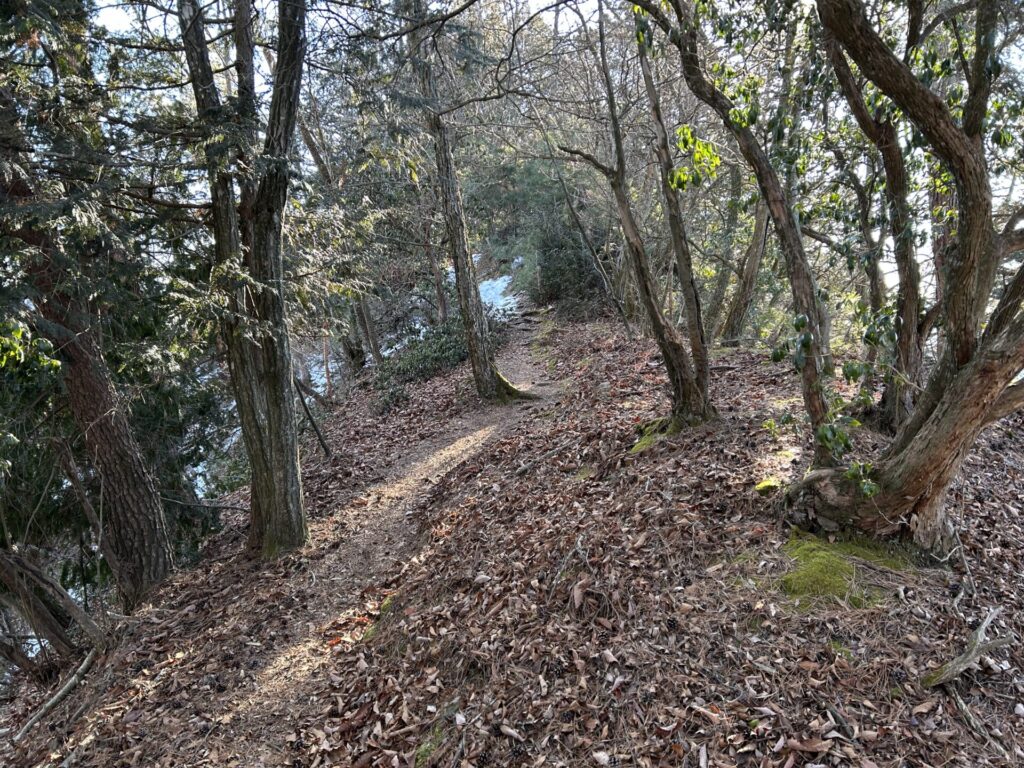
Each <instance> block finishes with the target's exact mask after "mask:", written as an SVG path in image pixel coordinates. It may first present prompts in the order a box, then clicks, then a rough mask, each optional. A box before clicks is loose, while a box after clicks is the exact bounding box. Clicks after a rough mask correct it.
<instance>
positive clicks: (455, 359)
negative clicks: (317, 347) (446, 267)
mask: <svg viewBox="0 0 1024 768" xmlns="http://www.w3.org/2000/svg"><path fill="white" fill-rule="evenodd" d="M487 325H488V328H489V329H490V332H491V337H492V339H493V341H494V343H495V346H496V347H497V346H500V345H501V344H502V343H504V341H505V338H506V336H507V333H508V324H507V323H506V322H505V321H504V320H502V319H501V318H499V317H495V316H493V315H488V319H487ZM467 357H469V349H468V348H467V347H466V337H465V332H464V331H463V328H462V319H461V318H460V317H458V316H454V317H451V318H449V319H448V321H447V322H445V323H442V324H439V325H435V326H433V327H431V328H427V329H426V330H425V331H424V332H423V335H422V336H418V337H417V336H413V337H412V338H411V339H410V340H409V341H408V342H407V343H406V345H405V346H404V347H403V348H402V349H401V350H400V351H398V352H396V353H395V354H393V355H391V356H390V357H388V358H387V359H386V360H385V361H384V362H383V363H382V364H381V365H380V366H379V367H378V368H377V371H376V373H375V374H374V377H373V388H374V389H375V390H376V391H377V402H376V403H375V406H374V410H375V411H376V412H377V413H378V414H379V415H385V414H387V413H389V412H390V411H391V410H393V409H395V408H399V407H401V406H402V405H405V403H407V402H408V401H409V393H408V391H407V390H406V388H405V385H407V384H412V383H414V382H417V381H426V380H428V379H431V378H433V377H434V376H437V375H438V374H441V373H444V372H445V371H450V370H451V369H452V368H454V367H455V366H457V365H458V364H459V363H461V362H462V361H463V360H465V359H466V358H467Z"/></svg>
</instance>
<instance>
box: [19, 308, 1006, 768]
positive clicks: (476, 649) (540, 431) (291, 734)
mask: <svg viewBox="0 0 1024 768" xmlns="http://www.w3.org/2000/svg"><path fill="white" fill-rule="evenodd" d="M529 320H530V318H525V319H524V323H523V324H527V322H528V321H529ZM531 339H532V340H531ZM528 348H529V351H528ZM503 366H505V367H510V368H511V370H510V373H511V374H512V378H513V380H523V379H524V378H526V379H529V380H530V381H532V382H539V383H540V386H539V389H540V391H542V392H543V393H544V394H545V398H544V399H543V400H541V401H538V402H530V403H524V404H514V405H511V406H503V407H493V406H490V407H486V406H481V405H480V404H479V403H478V402H477V401H476V400H475V398H474V397H472V396H471V395H470V392H471V389H470V387H471V385H470V383H469V380H468V376H467V373H466V371H465V369H462V370H459V371H457V372H455V373H453V374H452V375H449V376H444V377H440V378H438V379H435V380H433V381H431V382H427V383H426V384H424V385H422V386H421V387H418V388H417V389H416V390H415V392H414V393H413V398H412V401H411V402H410V403H409V405H408V406H406V407H405V408H403V409H402V410H400V411H399V412H397V413H395V414H392V415H391V416H389V417H387V418H386V419H384V420H381V419H379V418H377V417H375V416H373V414H372V411H371V409H370V405H369V395H368V394H367V393H361V394H357V395H355V396H354V397H353V398H351V399H350V400H349V401H348V402H347V403H345V404H344V405H343V406H342V407H341V408H340V409H339V411H338V413H337V414H336V415H335V416H334V417H333V418H332V419H330V420H329V421H328V423H327V424H326V425H325V426H326V429H327V431H328V433H329V435H330V439H331V440H332V441H333V442H334V444H336V445H338V446H344V447H345V452H344V454H342V457H341V458H339V459H336V460H334V461H331V462H328V461H326V460H324V459H322V457H320V456H319V455H317V454H315V453H314V451H313V449H312V447H311V446H310V447H308V448H307V450H306V451H305V452H304V470H305V473H306V493H307V503H308V507H309V509H310V512H311V517H312V518H313V519H312V522H311V528H312V531H313V537H312V542H311V544H310V546H309V547H307V548H306V549H305V550H303V551H302V552H300V553H297V554H295V555H292V556H289V557H287V558H284V559H282V560H280V561H277V562H275V563H271V564H258V563H253V562H250V561H248V560H246V559H245V558H243V557H241V556H239V554H238V553H239V550H240V548H241V547H242V545H243V543H244V513H241V514H239V515H237V516H235V517H233V518H230V519H229V520H228V521H227V526H226V529H225V531H224V532H223V533H222V534H220V535H219V536H218V537H216V538H215V539H214V540H213V541H212V542H211V544H210V545H209V547H208V550H209V551H208V557H207V560H206V561H205V562H204V563H202V564H200V566H198V567H197V568H196V569H194V570H193V571H190V572H188V573H185V574H179V575H178V576H177V577H176V578H175V579H174V580H173V581H172V582H171V583H170V584H169V585H168V586H167V587H166V588H165V589H164V590H163V591H162V593H161V594H160V595H159V596H158V597H157V599H156V600H155V601H154V605H153V607H150V608H148V609H146V610H144V611H142V612H140V613H139V614H138V615H137V616H135V617H133V618H132V619H130V620H128V621H127V622H125V624H124V627H123V631H122V634H121V637H120V642H119V644H118V645H117V647H116V649H115V650H114V651H113V652H112V653H110V654H108V657H107V659H106V661H105V664H104V665H103V668H102V670H100V671H95V672H93V674H92V675H91V676H90V680H89V682H88V684H87V685H84V686H82V688H81V690H80V691H79V692H78V693H77V694H76V695H75V696H73V697H70V700H69V702H68V703H66V704H64V705H62V707H61V708H60V709H59V710H58V713H57V714H56V715H54V716H51V719H50V721H49V728H48V729H43V728H41V729H39V731H38V732H37V734H36V735H35V736H34V737H33V739H31V740H30V741H29V742H28V744H27V745H24V746H22V747H20V750H21V751H20V752H19V757H18V759H19V760H22V761H23V762H21V763H18V764H24V765H60V764H62V761H64V763H63V764H67V765H81V766H101V765H104V766H105V765H168V766H169V765H239V766H242V765H245V766H248V765H293V766H310V767H311V768H312V767H314V766H315V767H317V768H319V767H320V766H364V767H365V766H396V767H397V766H416V767H419V766H428V765H435V766H449V765H451V766H467V767H468V766H473V767H475V768H482V767H483V766H516V765H522V766H541V765H550V766H595V765H597V766H601V765H604V766H625V765H636V766H651V767H653V766H737V765H739V766H785V767H787V768H788V767H789V766H861V767H862V768H872V767H873V766H904V765H907V766H938V765H963V766H974V765H1017V764H1020V763H1021V761H1024V752H1022V745H1024V718H1022V717H1021V716H1020V715H1018V714H1016V713H1015V708H1016V707H1017V706H1018V705H1019V703H1020V702H1021V701H1024V674H1022V672H1021V666H1022V665H1021V662H1022V656H1021V651H1020V646H1019V643H1012V644H1011V645H1010V646H1009V647H1006V648H1002V649H999V650H998V651H996V652H994V653H993V655H992V657H989V658H983V659H981V660H980V662H979V663H978V664H977V665H975V667H976V668H974V669H972V670H970V671H968V672H967V673H966V674H964V675H963V676H962V677H961V678H959V679H958V680H956V681H954V682H953V683H951V684H949V686H948V687H947V688H940V689H926V688H924V687H923V686H922V685H921V683H920V679H921V677H922V676H923V675H924V674H925V673H927V672H929V671H932V670H934V669H936V668H937V667H938V666H940V665H941V664H942V663H944V662H946V661H948V660H949V659H951V658H952V657H953V656H955V655H956V654H957V653H959V652H960V651H961V650H962V648H963V646H964V643H965V642H966V641H967V638H968V637H969V636H970V634H971V631H972V629H973V627H974V626H976V625H977V623H978V622H979V621H980V620H981V619H982V618H983V617H984V616H985V615H986V614H987V613H988V611H989V609H990V608H992V607H996V606H999V607H1001V608H1002V612H1001V614H1000V616H999V618H998V620H997V621H996V622H994V624H993V626H992V632H993V633H994V634H1002V635H1009V634H1011V633H1012V634H1014V635H1015V636H1016V637H1017V638H1019V637H1021V633H1022V630H1024V626H1022V625H1024V620H1022V618H1021V616H1022V613H1021V610H1020V609H1021V602H1022V594H1024V590H1022V589H1021V587H1022V582H1024V567H1022V563H1021V556H1022V553H1024V531H1022V526H1021V518H1020V510H1021V508H1022V506H1024V484H1022V483H1021V479H1022V478H1021V475H1022V472H1024V460H1022V457H1024V437H1022V435H1021V426H1022V417H1021V416H1019V415H1018V416H1015V417H1010V418H1008V419H1004V420H1003V421H1002V422H1000V423H998V424H996V425H993V426H992V427H991V428H990V429H989V430H987V431H986V433H985V434H984V435H983V436H982V438H981V440H980V441H979V443H978V445H977V446H976V448H975V449H974V451H973V452H972V454H971V456H970V457H969V459H968V461H967V464H966V467H965V471H964V473H963V477H962V478H961V479H960V480H959V481H958V482H957V484H956V486H955V487H954V489H953V492H952V494H951V497H950V503H951V504H953V505H954V508H955V509H956V510H957V513H958V517H959V518H960V519H961V522H962V528H961V534H960V535H961V540H962V544H963V557H962V558H960V557H957V558H953V559H951V561H950V562H949V563H947V564H944V565H942V566H941V567H936V566H925V565H917V566H914V567H909V568H899V569H896V568H890V567H888V565H887V563H886V562H882V563H879V562H875V561H873V560H872V559H869V558H863V557H853V558H852V560H851V562H852V563H853V564H854V566H855V567H854V569H853V571H854V574H855V576H854V578H855V579H856V580H857V588H858V589H867V590H870V591H869V592H866V593H865V594H870V596H871V599H868V600H862V601H861V600H858V601H853V600H846V599H843V598H842V597H839V598H838V599H817V598H813V597H807V596H803V597H799V598H794V597H791V596H789V595H787V594H786V592H785V590H784V589H783V588H782V581H783V578H784V577H785V575H786V574H787V573H789V572H790V571H791V570H792V568H793V561H792V560H791V558H790V557H789V555H788V554H787V552H786V544H787V542H788V541H790V540H791V536H792V532H791V531H789V530H788V528H787V526H786V524H785V523H784V522H783V521H782V520H781V516H780V514H779V510H778V508H777V504H776V501H775V499H774V498H773V497H771V496H762V495H761V494H760V493H758V492H757V490H755V489H756V486H757V485H758V484H759V483H760V482H761V481H763V480H764V479H765V478H766V477H769V476H773V477H776V478H778V479H779V480H780V481H782V482H783V483H785V482H787V481H790V480H792V479H794V478H796V477H797V476H798V474H799V473H800V472H801V471H802V470H803V469H804V467H805V465H806V463H807V457H808V456H809V445H808V444H807V442H806V438H804V436H803V431H801V430H799V429H794V428H792V427H790V426H787V425H786V424H787V419H786V418H785V417H786V415H787V414H788V413H790V412H792V413H798V412H799V407H798V405H794V404H798V402H799V388H798V381H797V380H796V377H795V376H794V375H793V374H792V373H791V371H790V370H789V369H788V368H787V366H786V365H785V364H777V365H773V364H769V363H767V362H766V361H765V356H764V355H761V354H756V353H751V352H742V351H738V352H729V353H728V354H726V355H725V356H723V357H721V358H720V359H718V360H716V361H715V363H714V367H715V369H716V370H715V372H714V376H715V379H714V392H713V395H714V399H715V402H716V404H717V406H718V409H719V412H720V418H719V419H718V420H716V421H714V422H712V423H710V424H707V425H704V426H701V427H698V428H694V429H691V430H687V431H685V432H683V433H680V434H678V435H674V436H669V437H666V438H664V439H662V440H659V441H658V442H657V443H655V444H654V445H653V446H651V447H650V448H648V449H646V450H644V451H643V452H640V453H631V452H630V449H631V448H632V447H633V445H634V443H635V442H636V439H637V437H638V436H639V433H638V428H639V427H640V426H642V425H643V424H645V423H648V422H650V420H652V419H654V418H656V417H659V416H662V415H664V413H665V412H666V411H667V406H668V399H667V394H666V386H665V380H664V377H663V375H662V374H661V367H660V364H659V360H658V357H657V354H656V352H655V350H654V349H653V347H652V345H651V344H650V343H648V342H646V341H642V340H640V341H637V340H628V339H626V338H624V337H623V336H621V335H620V334H619V333H618V332H617V330H616V329H614V328H613V327H612V326H610V325H608V324H605V323H592V324H579V325H558V324H555V323H553V322H552V321H550V320H544V321H543V326H542V332H541V333H532V334H531V333H529V332H527V331H520V332H519V333H518V335H517V336H516V339H515V342H514V343H513V344H512V348H511V350H510V351H509V352H507V353H506V354H505V356H504V359H503ZM542 367H543V368H545V369H546V371H545V372H544V373H541V372H540V370H541V368H542ZM517 374H518V379H517ZM551 378H554V379H557V380H559V381H560V386H559V387H554V386H553V385H552V383H551V382H550V381H547V380H546V379H551ZM779 425H782V426H779ZM857 440H858V444H859V445H862V446H863V450H864V452H865V455H869V454H870V452H871V451H872V450H873V449H875V448H876V447H877V445H878V444H879V442H880V441H878V440H877V439H876V438H875V437H874V436H872V435H871V433H870V432H868V431H867V430H866V429H864V430H861V431H860V434H858V436H857ZM241 500H243V498H242V497H239V498H238V499H236V501H241ZM968 567H969V569H970V573H969V576H970V578H971V579H972V580H973V583H974V584H975V585H976V591H975V592H974V593H973V594H965V595H960V594H959V593H960V590H962V589H963V588H964V586H963V585H964V583H965V581H966V580H967V578H968V573H967V571H966V568H968ZM21 714H22V715H25V714H27V708H23V711H22V713H21Z"/></svg>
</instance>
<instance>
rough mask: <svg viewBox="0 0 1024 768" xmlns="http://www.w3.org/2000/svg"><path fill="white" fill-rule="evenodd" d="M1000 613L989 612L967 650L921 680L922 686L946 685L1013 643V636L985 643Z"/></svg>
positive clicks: (996, 609) (993, 610)
mask: <svg viewBox="0 0 1024 768" xmlns="http://www.w3.org/2000/svg"><path fill="white" fill-rule="evenodd" d="M999 611H1000V609H999V608H993V609H992V610H991V611H989V614H988V616H986V617H985V620H984V621H983V622H981V624H979V625H978V628H977V629H976V630H974V632H972V633H971V637H970V640H968V642H967V650H966V651H964V652H963V653H961V654H960V655H959V656H957V657H956V658H955V659H953V660H952V661H950V662H947V663H946V664H943V665H942V666H941V667H939V668H938V669H937V670H935V671H934V672H929V673H928V674H927V675H925V676H924V677H923V678H921V684H922V685H923V686H924V687H925V688H934V687H935V686H937V685H943V684H944V683H948V682H950V681H952V680H955V679H956V678H958V677H960V675H962V674H963V673H964V672H966V671H967V669H968V668H969V667H970V666H971V665H972V664H974V662H976V661H977V660H978V659H980V658H981V657H982V656H984V655H985V654H986V653H988V652H989V651H992V650H995V649H996V648H1002V647H1003V646H1006V645H1009V644H1010V643H1012V642H1013V636H1012V635H1009V636H1007V637H999V638H996V639H995V640H989V641H988V642H986V641H985V633H986V632H987V631H988V627H989V625H990V624H991V623H992V620H993V619H995V617H996V616H998V615H999Z"/></svg>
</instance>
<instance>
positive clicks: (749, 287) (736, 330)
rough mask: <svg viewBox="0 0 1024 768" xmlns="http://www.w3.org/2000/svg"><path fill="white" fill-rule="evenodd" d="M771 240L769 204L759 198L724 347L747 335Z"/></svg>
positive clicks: (726, 328)
mask: <svg viewBox="0 0 1024 768" xmlns="http://www.w3.org/2000/svg"><path fill="white" fill-rule="evenodd" d="M767 239H768V206H766V205H765V204H764V202H763V201H759V202H758V204H757V208H756V210H755V211H754V234H753V236H752V237H751V239H750V244H749V245H748V246H747V252H746V253H745V254H744V256H743V272H742V274H741V275H740V280H739V284H738V285H737V286H736V292H735V293H734V294H733V295H732V303H731V304H730V305H729V313H728V314H727V315H726V318H725V325H723V326H722V346H726V347H734V346H738V345H739V338H740V336H741V335H742V334H743V325H744V324H745V323H746V321H747V315H748V314H749V312H750V305H751V304H752V303H753V301H754V288H756V287H757V273H758V272H759V271H760V269H761V259H762V258H763V256H764V250H765V244H766V242H767Z"/></svg>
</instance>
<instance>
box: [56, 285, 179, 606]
mask: <svg viewBox="0 0 1024 768" xmlns="http://www.w3.org/2000/svg"><path fill="white" fill-rule="evenodd" d="M55 304H56V303H55V302H54V300H52V299H51V300H49V301H47V302H45V303H43V304H42V306H41V309H42V311H43V314H44V315H47V317H48V319H49V320H50V321H51V322H53V323H54V324H57V323H59V322H60V321H61V320H62V319H63V318H65V317H66V313H65V312H62V311H59V310H58V309H57V308H56V306H55ZM57 349H58V350H59V351H60V356H61V358H62V361H63V366H62V373H63V378H64V384H65V387H66V388H67V392H68V402H69V404H70V406H71V413H72V415H73V416H74V419H75V424H76V425H77V427H78V430H79V431H80V432H81V433H82V435H83V437H84V438H85V446H86V451H87V452H88V454H89V457H90V460H91V461H92V464H93V466H94V467H95V468H96V471H97V473H98V474H99V476H100V481H101V482H102V484H103V500H104V505H103V507H104V509H103V511H104V520H103V521H102V523H103V530H102V532H101V534H100V535H101V536H102V537H103V539H104V540H105V542H106V544H107V545H108V546H109V547H110V550H111V552H112V553H113V556H114V560H113V561H112V562H111V563H110V565H111V568H112V570H113V572H114V575H115V577H116V579H117V585H118V589H119V591H120V593H121V597H122V599H123V600H124V603H125V605H126V607H128V608H131V607H134V606H135V605H137V604H138V603H139V602H140V601H141V600H142V599H143V598H144V597H145V596H146V594H147V593H148V592H149V591H150V590H151V589H152V588H153V587H155V586H156V585H157V584H159V583H160V582H161V581H163V580H164V578H166V576H167V574H169V573H170V571H171V568H172V567H173V557H172V554H171V544H170V537H169V535H168V532H167V525H166V521H165V519H164V510H163V505H162V503H161V501H160V495H159V493H158V492H157V488H156V483H155V482H154V480H153V476H152V475H151V474H150V472H149V467H147V466H146V462H145V460H144V459H143V457H142V450H141V449H140V448H139V444H138V442H136V440H135V435H134V433H133V432H132V430H131V426H130V425H129V424H128V418H127V416H126V415H125V408H124V406H123V404H122V403H121V402H120V398H118V396H117V392H116V391H115V390H114V385H113V382H112V381H111V378H110V371H109V370H108V369H107V365H106V362H105V361H104V359H103V355H102V353H101V351H100V349H99V345H98V344H97V343H96V340H95V338H94V332H93V330H92V329H88V330H81V331H79V332H77V333H76V334H75V335H74V336H73V337H72V338H71V339H70V340H65V341H64V343H58V344H57Z"/></svg>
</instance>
